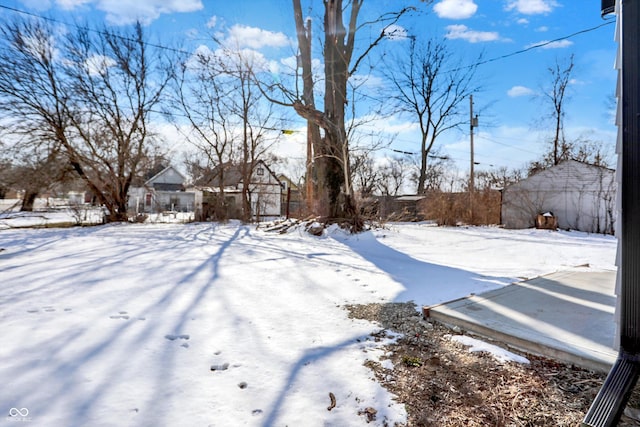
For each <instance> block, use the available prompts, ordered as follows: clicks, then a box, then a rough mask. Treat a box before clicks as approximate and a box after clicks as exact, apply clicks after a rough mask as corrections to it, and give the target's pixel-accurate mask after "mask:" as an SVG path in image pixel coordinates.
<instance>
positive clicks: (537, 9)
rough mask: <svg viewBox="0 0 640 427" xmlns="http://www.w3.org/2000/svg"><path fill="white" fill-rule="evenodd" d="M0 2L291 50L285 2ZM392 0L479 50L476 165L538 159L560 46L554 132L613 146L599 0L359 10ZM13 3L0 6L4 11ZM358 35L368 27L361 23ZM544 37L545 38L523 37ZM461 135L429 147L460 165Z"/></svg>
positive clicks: (611, 78)
mask: <svg viewBox="0 0 640 427" xmlns="http://www.w3.org/2000/svg"><path fill="white" fill-rule="evenodd" d="M302 4H303V10H304V13H305V14H306V15H309V16H311V17H312V18H314V19H315V21H316V23H317V24H318V25H319V24H321V16H322V3H321V2H320V1H319V0H315V1H313V2H311V1H305V0H303V1H302ZM0 6H3V7H8V8H15V9H20V10H24V11H28V12H30V13H33V14H38V15H44V16H49V17H55V19H57V20H60V21H62V22H69V23H71V22H74V21H76V22H77V21H78V20H80V21H87V22H90V23H93V24H96V25H101V24H103V23H106V24H107V25H115V26H117V25H123V24H128V23H131V22H134V21H135V20H136V19H139V20H141V21H142V22H143V23H144V24H145V25H146V26H147V27H148V30H149V32H150V34H151V35H152V36H153V37H154V39H157V40H158V41H159V42H162V43H164V44H168V45H179V46H181V48H183V49H186V50H194V49H196V48H197V47H198V46H200V45H207V46H209V47H210V48H212V49H214V48H215V44H214V43H213V42H212V37H211V36H212V35H215V36H216V37H217V38H218V39H220V40H224V41H225V42H226V43H235V44H237V45H239V46H241V47H243V48H246V49H252V50H255V51H257V52H259V54H260V55H263V56H264V57H265V59H267V60H268V61H271V62H272V63H274V64H282V63H285V62H286V60H287V58H288V59H289V60H290V59H291V57H292V55H293V54H294V52H295V50H296V48H295V27H294V21H293V12H292V6H291V1H290V0H244V1H239V0H237V1H228V0H225V1H218V0H215V1H211V0H0ZM402 6H415V7H416V8H417V9H418V13H415V14H413V15H411V16H409V17H407V18H406V19H404V20H402V21H400V22H399V25H401V26H402V28H404V29H405V30H406V31H407V32H408V33H409V34H416V35H419V36H421V37H429V36H431V37H440V38H444V39H446V40H447V42H448V43H449V44H450V47H451V49H452V50H453V51H455V52H456V54H457V55H459V56H461V61H462V62H463V63H469V64H470V63H473V62H474V61H475V60H476V58H477V57H478V55H479V54H480V53H482V54H483V56H484V59H485V60H488V61H489V62H487V63H485V64H483V65H481V66H480V67H479V68H478V73H477V81H478V83H479V84H480V85H481V87H482V90H481V91H479V92H478V93H477V94H475V95H474V101H475V110H476V112H477V113H478V114H479V125H480V127H479V128H477V129H476V138H475V148H476V149H475V158H476V161H477V162H479V163H480V165H479V166H478V168H480V169H489V168H491V167H498V166H507V167H522V166H523V165H524V164H525V163H526V162H527V161H530V160H533V159H536V158H538V157H540V155H541V154H542V152H543V150H544V146H545V145H544V139H545V137H546V136H547V135H548V134H549V127H548V126H547V127H544V126H543V125H541V120H540V118H541V116H542V115H543V114H545V113H546V112H547V111H548V108H545V107H544V106H543V104H541V102H540V101H539V100H536V98H535V95H536V94H539V93H540V92H541V90H542V87H544V85H545V84H547V83H548V82H549V81H550V79H549V77H548V72H547V68H548V67H549V66H552V65H553V64H554V62H555V60H556V59H560V60H563V59H566V58H568V57H569V55H571V54H573V55H575V70H574V73H573V81H572V83H571V86H570V90H569V94H568V98H567V103H566V119H565V132H566V135H567V137H568V138H570V139H572V138H578V137H582V138H588V139H591V140H593V141H597V142H600V143H602V145H603V147H605V149H606V150H608V151H609V152H610V153H613V148H614V144H615V134H616V129H615V127H614V125H613V123H612V118H611V111H610V110H611V105H610V103H609V100H608V98H609V97H610V96H612V95H613V93H614V90H615V84H616V74H615V72H614V70H613V64H614V58H615V51H616V44H615V43H614V41H613V32H614V25H613V22H612V21H607V20H603V19H602V18H601V17H600V1H596V0H588V1H575V0H572V1H569V0H439V1H435V2H433V3H431V4H425V3H424V2H420V1H418V0H406V1H401V0H368V1H365V3H364V6H363V13H362V17H363V18H366V19H369V18H374V17H376V16H379V15H380V14H381V13H384V12H389V11H395V10H398V9H399V8H400V7H402ZM14 13H15V12H13V11H11V10H8V9H6V8H0V14H2V15H4V16H11V15H12V14H14ZM607 22H609V25H604V26H602V27H601V28H597V29H594V28H595V27H598V26H600V25H603V24H607ZM318 33H319V30H316V34H318ZM361 35H362V36H363V37H365V38H366V37H369V35H368V33H366V32H362V33H361ZM570 35H573V36H572V37H570V38H565V37H566V36H570ZM553 40H557V41H555V42H552V43H548V44H546V45H545V46H543V47H537V48H536V47H534V46H536V45H539V44H542V43H546V42H549V41H553ZM394 43H401V41H388V42H387V46H386V48H389V49H391V50H393V49H394V45H393V44H394ZM523 50H526V51H525V52H522V53H517V52H520V51H523ZM378 126H379V127H380V128H384V129H394V130H396V131H397V132H398V133H396V135H395V140H394V143H393V146H392V148H394V149H398V150H404V151H415V150H416V149H417V146H416V142H417V133H416V132H415V126H412V124H411V123H410V122H408V121H407V120H406V119H403V118H398V117H396V118H391V119H385V121H384V122H380V123H379V124H378ZM290 127H292V128H294V129H295V128H302V127H303V126H302V121H301V120H299V119H297V118H295V117H293V118H292V122H291V126H290ZM468 133H469V132H468V127H466V126H465V127H463V129H461V130H460V131H452V132H449V133H447V134H446V135H443V137H442V139H441V141H440V144H439V145H440V147H441V148H440V152H441V154H446V155H448V156H450V157H451V158H452V159H454V160H455V161H456V163H457V165H458V167H459V168H460V169H461V170H464V169H465V168H467V169H468V164H469V134H468ZM279 149H280V150H282V151H283V152H285V153H286V155H288V156H290V157H291V158H298V157H299V158H303V157H304V137H303V136H302V135H297V136H294V137H291V138H289V139H288V140H285V141H283V142H281V143H280V144H279ZM388 154H390V152H388ZM611 160H612V162H611V163H612V164H615V162H614V161H613V160H614V159H613V157H611Z"/></svg>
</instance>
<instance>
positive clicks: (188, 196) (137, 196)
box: [128, 166, 202, 213]
mask: <svg viewBox="0 0 640 427" xmlns="http://www.w3.org/2000/svg"><path fill="white" fill-rule="evenodd" d="M185 181H186V178H185V177H184V175H182V174H181V173H180V171H178V170H177V169H176V168H174V167H173V166H168V167H166V168H164V169H163V170H161V171H160V172H158V173H157V174H156V175H154V176H152V177H151V178H150V179H149V180H147V181H146V182H145V183H144V184H143V186H142V187H131V189H130V190H129V203H128V205H129V210H130V211H132V212H135V213H157V212H166V211H172V212H193V211H194V210H195V209H196V208H197V207H198V205H199V203H200V204H201V203H202V202H201V200H202V199H201V196H200V195H199V194H198V192H195V191H185Z"/></svg>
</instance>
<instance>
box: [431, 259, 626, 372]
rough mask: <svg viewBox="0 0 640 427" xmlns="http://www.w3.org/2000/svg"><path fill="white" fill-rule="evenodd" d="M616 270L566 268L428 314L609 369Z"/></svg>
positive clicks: (540, 352)
mask: <svg viewBox="0 0 640 427" xmlns="http://www.w3.org/2000/svg"><path fill="white" fill-rule="evenodd" d="M615 277H616V272H615V271H605V272H590V271H566V272H558V273H553V274H549V275H547V276H543V277H538V278H535V279H532V280H528V281H526V282H520V283H514V284H511V285H509V286H505V287H504V288H500V289H497V290H494V291H491V292H487V293H484V294H482V295H471V296H469V297H467V298H463V299H459V300H456V301H452V302H448V303H444V304H440V305H437V306H431V307H425V308H424V312H425V315H428V316H430V317H431V318H434V319H436V320H439V321H441V322H444V323H447V324H450V325H456V326H459V327H461V328H463V329H466V330H468V331H470V332H473V333H476V334H478V335H481V336H484V337H487V338H490V339H493V340H496V341H500V342H502V343H504V344H507V345H510V346H512V347H515V348H519V349H522V350H525V351H527V352H530V353H534V354H538V355H543V356H547V357H551V358H554V359H557V360H560V361H563V362H567V363H573V364H575V365H578V366H581V367H584V368H587V369H593V370H597V371H602V372H608V371H609V369H610V368H611V365H613V363H614V362H615V360H616V356H617V351H616V350H614V348H613V347H614V337H615V333H616V325H615V319H614V312H615V305H616V296H615Z"/></svg>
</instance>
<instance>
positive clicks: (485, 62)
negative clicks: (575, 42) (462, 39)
mask: <svg viewBox="0 0 640 427" xmlns="http://www.w3.org/2000/svg"><path fill="white" fill-rule="evenodd" d="M613 23H615V20H613V21H607V22H605V23H603V24H600V25H596V26H595V27H591V28H585V29H583V30H580V31H576V32H575V33H571V34H569V35H567V36H563V37H558V38H556V39H553V40H549V41H546V42H544V43H538V44H535V45H533V46H529V47H527V48H524V49H520V50H516V51H514V52H511V53H506V54H504V55H500V56H496V57H494V58H489V59H485V60H483V61H478V62H475V63H473V64H469V65H465V66H464V67H459V68H455V69H452V70H449V72H450V73H451V72H455V71H459V70H464V69H466V68H473V67H478V66H480V65H485V64H489V63H491V62H496V61H500V60H502V59H507V58H510V57H512V56H516V55H520V54H522V53H526V52H529V51H531V50H534V49H539V48H542V47H545V46H547V45H550V44H552V43H557V42H560V41H563V40H568V39H570V38H572V37H575V36H578V35H580V34H585V33H589V32H591V31H595V30H598V29H600V28H602V27H605V26H607V25H611V24H613Z"/></svg>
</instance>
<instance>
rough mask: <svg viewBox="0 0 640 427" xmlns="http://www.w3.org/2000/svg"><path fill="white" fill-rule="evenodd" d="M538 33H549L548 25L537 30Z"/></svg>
mask: <svg viewBox="0 0 640 427" xmlns="http://www.w3.org/2000/svg"><path fill="white" fill-rule="evenodd" d="M536 31H537V32H538V33H546V32H547V31H549V27H547V26H546V25H543V26H542V27H538V28H536Z"/></svg>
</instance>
